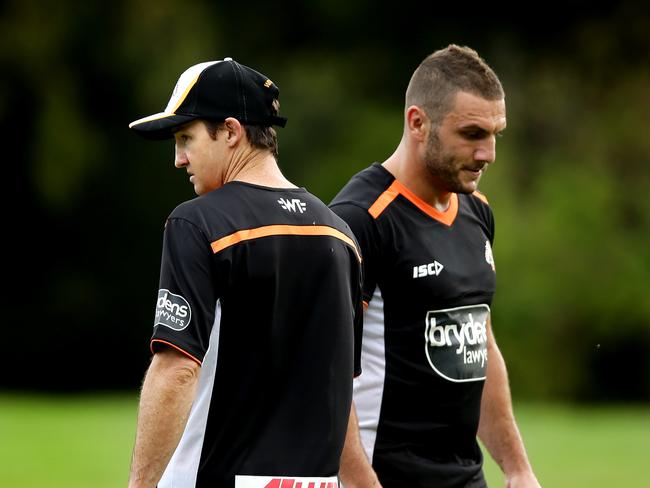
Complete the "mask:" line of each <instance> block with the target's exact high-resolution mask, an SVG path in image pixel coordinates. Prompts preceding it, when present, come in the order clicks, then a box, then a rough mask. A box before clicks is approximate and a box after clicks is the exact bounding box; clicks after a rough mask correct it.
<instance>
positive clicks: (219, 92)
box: [129, 58, 287, 139]
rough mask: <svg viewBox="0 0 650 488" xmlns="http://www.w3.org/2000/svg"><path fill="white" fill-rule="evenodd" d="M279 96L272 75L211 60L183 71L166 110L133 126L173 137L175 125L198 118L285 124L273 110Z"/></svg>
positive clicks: (231, 62) (227, 61)
mask: <svg viewBox="0 0 650 488" xmlns="http://www.w3.org/2000/svg"><path fill="white" fill-rule="evenodd" d="M279 95H280V90H279V89H278V87H277V86H276V85H275V84H274V83H273V82H272V81H271V80H270V79H269V78H268V77H266V76H265V75H263V74H261V73H259V72H257V71H255V70H254V69H252V68H249V67H248V66H244V65H243V64H239V63H238V62H236V61H234V60H233V59H232V58H225V59H224V60H223V61H208V62H205V63H199V64H195V65H194V66H191V67H189V68H188V69H186V70H185V72H183V74H182V75H181V76H180V78H179V79H178V82H177V83H176V86H175V87H174V91H173V92H172V96H171V98H170V99H169V102H168V103H167V107H165V110H164V111H163V112H159V113H157V114H153V115H150V116H148V117H144V118H141V119H138V120H135V121H133V122H131V123H130V124H129V128H131V129H133V130H134V131H135V132H136V133H137V134H139V135H141V136H142V137H145V138H147V139H169V138H171V137H173V131H174V129H175V128H177V127H178V126H180V125H183V124H186V123H187V122H191V121H192V120H194V119H206V120H213V121H219V120H225V119H226V118H227V117H234V118H236V119H237V120H239V121H240V122H241V123H242V124H248V125H260V126H266V127H270V126H272V125H277V126H280V127H284V126H285V125H286V123H287V119H286V118H285V117H280V116H279V115H276V113H275V110H274V109H273V102H274V100H276V99H277V98H278V96H279Z"/></svg>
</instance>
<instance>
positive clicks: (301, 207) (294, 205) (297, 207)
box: [278, 198, 307, 213]
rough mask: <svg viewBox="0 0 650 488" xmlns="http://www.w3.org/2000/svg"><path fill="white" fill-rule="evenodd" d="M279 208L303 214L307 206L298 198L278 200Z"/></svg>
mask: <svg viewBox="0 0 650 488" xmlns="http://www.w3.org/2000/svg"><path fill="white" fill-rule="evenodd" d="M278 203H279V204H280V206H281V207H282V208H283V209H285V210H287V211H289V212H300V213H304V212H305V210H307V204H306V203H305V202H303V201H301V200H300V199H299V198H292V199H291V200H288V199H285V198H280V199H279V200H278Z"/></svg>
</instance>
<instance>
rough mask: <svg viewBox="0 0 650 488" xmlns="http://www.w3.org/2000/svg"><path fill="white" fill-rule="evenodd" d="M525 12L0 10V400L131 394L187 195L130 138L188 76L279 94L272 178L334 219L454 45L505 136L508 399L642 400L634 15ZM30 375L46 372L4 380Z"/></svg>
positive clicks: (95, 5) (201, 1) (643, 321)
mask: <svg viewBox="0 0 650 488" xmlns="http://www.w3.org/2000/svg"><path fill="white" fill-rule="evenodd" d="M468 10H471V9H468ZM514 13H516V12H512V14H513V15H510V16H505V15H503V14H501V13H499V12H495V11H493V12H489V13H485V14H484V13H481V12H467V11H466V12H462V13H461V12H454V11H453V10H452V9H451V7H448V8H442V7H441V6H440V5H433V4H421V5H419V6H418V7H415V6H407V5H403V6H401V7H400V8H398V6H396V5H391V6H388V5H387V6H383V5H382V4H378V3H376V2H371V1H369V0H365V1H358V2H343V1H325V0H320V1H315V2H275V3H270V2H246V3H241V4H233V3H230V2H209V1H207V0H187V1H184V2H175V1H172V0H157V1H154V0H140V1H136V2H127V1H124V0H121V1H116V2H111V3H102V2H86V3H80V2H76V1H73V0H61V1H59V2H56V4H55V3H51V4H50V3H48V2H39V1H36V0H22V1H17V0H13V1H9V2H7V3H6V4H5V6H4V7H2V14H1V17H0V41H1V42H0V62H1V65H2V66H3V74H2V76H1V77H0V117H1V120H2V125H3V135H4V145H3V148H4V149H5V151H4V156H5V158H4V159H5V161H4V164H5V167H6V168H7V169H6V174H7V175H8V182H7V183H8V184H7V187H8V188H9V189H10V191H9V195H8V198H7V201H6V203H5V205H6V211H5V216H6V219H7V220H8V227H7V231H6V233H5V239H4V240H5V243H6V246H7V247H8V251H7V254H6V257H7V259H6V261H7V264H6V274H5V275H6V277H7V283H9V284H10V291H9V292H8V295H7V298H8V301H9V303H11V304H12V306H13V307H14V309H13V310H15V311H14V312H13V313H12V314H11V315H7V316H5V318H6V319H8V322H9V323H10V324H11V326H7V327H6V328H7V331H6V332H5V340H6V344H9V345H10V346H9V347H7V348H5V350H4V353H3V355H2V358H1V359H0V366H1V367H2V368H1V369H0V370H1V371H3V373H2V375H1V376H0V386H3V387H9V388H20V389H23V388H29V389H55V390H84V389H88V388H93V389H97V388H100V389H103V388H107V389H108V388H111V389H113V388H133V387H135V386H136V385H137V384H138V383H139V381H140V379H141V377H142V374H143V372H144V370H145V368H146V363H147V361H148V351H147V344H148V338H149V335H150V332H151V323H152V322H151V319H152V316H153V308H154V305H153V304H154V301H155V296H156V291H157V279H158V266H159V260H160V242H161V235H162V227H163V223H164V220H165V217H166V216H167V215H168V213H169V212H170V211H171V210H172V209H173V208H174V206H175V205H177V204H178V203H179V202H180V201H182V200H185V199H189V198H192V197H193V194H192V189H191V187H190V186H189V185H188V184H187V182H186V181H185V177H184V175H183V174H181V173H180V172H175V171H174V168H173V165H172V163H173V147H172V145H171V143H159V144H152V143H149V142H147V141H143V140H140V139H139V138H137V137H136V136H134V135H133V134H132V133H130V132H129V130H128V128H127V125H128V123H129V122H130V121H131V120H134V119H136V118H139V117H141V116H144V115H148V114H150V113H153V112H155V111H159V110H161V109H162V108H163V107H164V105H165V104H166V101H167V99H168V97H169V94H170V92H171V89H172V87H173V85H174V83H175V81H176V79H177V78H178V76H179V74H180V73H181V72H182V71H183V70H184V69H185V68H187V67H188V66H190V65H192V64H195V63H197V62H201V61H205V60H209V59H219V58H223V57H225V56H232V57H233V58H235V59H237V60H238V61H240V62H242V63H244V64H247V65H250V66H252V67H255V68H256V69H259V70H260V71H262V72H264V73H265V74H267V75H269V76H270V77H271V78H272V79H273V80H274V81H275V82H276V83H277V84H278V85H279V86H280V89H281V97H280V99H281V103H282V112H283V113H284V114H285V115H286V116H288V117H289V124H288V125H287V128H286V129H284V130H282V131H281V133H280V164H281V166H282V168H283V170H284V171H285V173H286V174H287V176H288V177H289V178H290V179H292V180H293V181H294V182H296V183H297V184H300V185H303V186H305V187H307V188H308V189H309V190H311V191H312V192H313V193H315V194H316V195H317V196H319V197H321V198H322V199H323V200H324V201H326V202H327V201H329V200H330V199H331V198H332V197H333V196H334V195H335V194H336V192H337V191H338V189H339V188H340V187H341V186H342V185H343V184H344V183H345V182H346V181H347V180H348V179H349V177H350V176H351V175H352V174H354V173H355V172H356V171H358V170H360V169H362V168H364V167H365V166H367V165H368V164H370V163H371V162H373V161H383V160H384V159H385V158H386V157H388V156H389V155H390V154H391V152H392V151H393V149H394V147H395V146H396V145H397V143H398V142H399V139H400V137H401V130H402V111H403V93H404V89H405V87H406V84H407V83H408V79H409V77H410V75H411V73H412V71H413V69H414V68H415V66H417V64H418V63H419V62H420V61H421V60H422V59H423V58H424V57H425V56H426V55H427V54H429V53H430V52H432V51H434V50H436V49H438V48H441V47H444V46H445V45H447V44H449V43H452V42H453V43H457V44H466V45H469V46H471V47H474V48H475V49H477V50H478V51H479V53H480V54H481V55H482V56H483V57H484V58H485V59H486V60H487V61H488V62H489V63H490V64H491V65H492V66H493V68H494V69H495V71H496V72H497V73H498V74H499V76H500V77H501V79H502V82H503V84H504V87H505V89H506V93H507V99H506V101H507V109H508V129H507V131H506V134H505V136H504V138H503V139H500V140H499V142H498V145H497V162H496V163H495V164H494V165H492V166H491V167H490V170H489V171H488V173H487V175H486V176H485V177H484V180H483V181H482V183H481V185H482V188H481V189H482V191H483V192H484V193H486V194H487V196H488V198H489V200H490V203H491V205H492V207H493V209H494V212H495V215H496V222H497V235H496V242H495V257H496V263H497V273H498V292H497V295H496V298H495V302H494V306H493V322H494V328H495V333H496V337H497V340H498V342H499V344H500V345H501V348H502V350H503V353H504V355H505V357H506V360H507V362H508V364H509V371H510V375H511V381H512V385H513V392H514V394H515V395H516V396H519V397H524V398H534V399H539V398H544V399H562V400H589V401H611V400H617V401H644V402H647V401H648V400H650V299H648V292H649V291H650V280H649V277H650V276H649V272H650V246H649V245H648V240H649V237H650V199H649V198H648V196H647V193H648V188H649V187H650V169H649V168H650V137H648V128H649V127H650V125H649V124H648V121H649V117H648V114H649V113H650V90H648V87H650V63H649V61H650V56H649V53H650V36H648V31H649V28H650V17H649V16H648V13H647V12H646V11H642V10H641V7H638V6H637V5H636V3H635V2H612V3H611V4H610V5H607V6H602V7H599V8H598V9H597V8H596V7H594V6H593V5H591V4H590V3H587V2H568V3H567V2H565V3H564V4H563V6H562V8H560V7H554V6H553V5H550V4H545V6H544V7H538V8H536V9H535V10H531V11H529V13H528V14H527V15H522V16H521V17H516V16H514ZM5 181H6V180H5ZM7 313H9V312H7ZM25 358H29V361H31V362H32V363H34V366H35V367H34V368H32V369H28V368H15V365H16V364H21V362H23V361H25ZM7 371H12V373H11V374H9V373H6V372H7Z"/></svg>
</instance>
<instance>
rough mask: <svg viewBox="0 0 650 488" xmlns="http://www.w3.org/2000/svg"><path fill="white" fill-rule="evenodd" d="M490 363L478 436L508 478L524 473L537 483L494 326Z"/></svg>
mask: <svg viewBox="0 0 650 488" xmlns="http://www.w3.org/2000/svg"><path fill="white" fill-rule="evenodd" d="M488 334H489V338H488V358H489V359H488V366H487V375H486V382H485V389H484V391H483V398H482V401H481V420H480V423H479V431H478V434H479V437H480V439H481V441H483V444H484V445H485V447H486V448H487V450H488V451H489V452H490V455H491V456H492V458H493V459H494V460H495V461H496V463H497V464H498V465H499V466H500V467H501V469H502V471H503V472H504V474H505V475H506V482H507V486H510V485H511V483H510V482H509V481H508V479H509V478H512V479H518V478H522V477H525V478H527V479H528V480H529V481H527V483H532V484H524V486H536V483H537V482H536V480H535V479H534V475H533V471H532V468H531V465H530V462H529V460H528V456H527V454H526V449H525V448H524V443H523V440H522V437H521V434H520V433H519V428H518V427H517V423H516V421H515V417H514V414H513V410H512V400H511V395H510V387H509V386H508V375H507V371H506V366H505V362H504V360H503V356H502V355H501V352H500V351H499V348H498V347H497V345H496V343H495V341H494V337H493V336H492V332H491V329H489V330H488Z"/></svg>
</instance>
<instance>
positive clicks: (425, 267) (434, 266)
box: [413, 261, 444, 278]
mask: <svg viewBox="0 0 650 488" xmlns="http://www.w3.org/2000/svg"><path fill="white" fill-rule="evenodd" d="M443 269H444V266H443V265H442V264H440V263H439V262H438V261H434V262H433V263H429V264H422V265H420V266H413V278H424V277H425V276H438V275H439V274H440V273H441V271H442V270H443Z"/></svg>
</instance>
